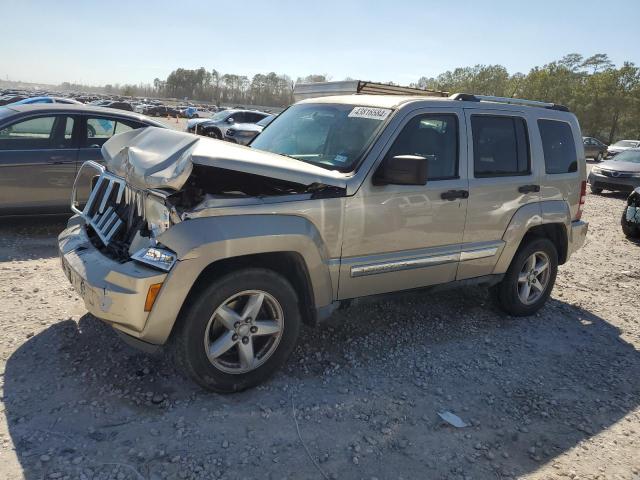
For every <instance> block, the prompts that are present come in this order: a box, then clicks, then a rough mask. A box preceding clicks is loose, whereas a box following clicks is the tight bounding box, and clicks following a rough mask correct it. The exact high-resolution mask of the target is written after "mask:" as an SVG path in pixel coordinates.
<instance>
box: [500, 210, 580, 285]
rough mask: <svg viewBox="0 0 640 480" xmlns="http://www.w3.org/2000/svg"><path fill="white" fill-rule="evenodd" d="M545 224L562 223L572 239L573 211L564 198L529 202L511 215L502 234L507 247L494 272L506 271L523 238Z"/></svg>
mask: <svg viewBox="0 0 640 480" xmlns="http://www.w3.org/2000/svg"><path fill="white" fill-rule="evenodd" d="M545 224H562V225H564V228H565V233H566V237H565V238H566V239H567V241H570V239H571V211H570V209H569V205H568V204H567V202H565V201H564V200H546V201H542V202H535V203H528V204H527V205H523V206H522V207H520V208H519V209H518V210H516V212H515V213H514V214H513V217H511V220H510V221H509V225H508V226H507V229H506V230H505V232H504V234H503V235H502V240H504V242H505V247H504V249H503V250H502V253H501V254H500V258H498V261H497V262H496V265H495V267H494V269H493V273H496V274H500V273H505V272H506V271H507V269H508V268H509V265H510V264H511V260H512V259H513V257H514V256H515V254H516V252H517V251H518V248H519V247H520V244H521V243H522V239H523V238H524V236H525V235H526V234H527V233H528V232H529V231H530V230H531V229H532V228H533V227H537V226H539V225H545Z"/></svg>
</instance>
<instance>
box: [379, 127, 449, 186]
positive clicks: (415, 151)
mask: <svg viewBox="0 0 640 480" xmlns="http://www.w3.org/2000/svg"><path fill="white" fill-rule="evenodd" d="M387 155H388V156H392V157H393V156H396V155H418V156H421V157H425V158H426V159H427V161H428V167H427V179H428V180H445V179H451V178H457V177H458V117H457V116H456V115H451V114H426V115H418V116H416V117H414V118H412V119H411V120H410V121H409V123H407V124H406V125H405V127H404V128H403V129H402V131H401V132H400V135H398V138H396V140H395V141H394V142H393V145H392V146H391V149H390V150H389V153H388V154H387Z"/></svg>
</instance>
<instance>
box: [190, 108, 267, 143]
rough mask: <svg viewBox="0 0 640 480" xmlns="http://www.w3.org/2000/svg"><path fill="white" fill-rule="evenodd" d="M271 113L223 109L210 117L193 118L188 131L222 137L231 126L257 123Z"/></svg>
mask: <svg viewBox="0 0 640 480" xmlns="http://www.w3.org/2000/svg"><path fill="white" fill-rule="evenodd" d="M268 116H269V114H268V113H265V112H258V111H255V110H223V111H222V112H218V113H216V114H215V115H214V116H213V117H211V118H210V119H201V118H199V119H193V120H189V121H188V122H187V131H188V132H190V133H197V134H198V135H204V136H207V137H211V138H217V139H222V138H224V135H225V133H226V131H227V129H228V128H229V127H231V126H232V125H235V124H237V123H257V122H259V121H260V120H262V119H263V118H265V117H268Z"/></svg>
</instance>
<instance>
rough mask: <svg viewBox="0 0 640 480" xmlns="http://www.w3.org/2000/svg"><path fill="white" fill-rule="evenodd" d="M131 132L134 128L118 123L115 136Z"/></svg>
mask: <svg viewBox="0 0 640 480" xmlns="http://www.w3.org/2000/svg"><path fill="white" fill-rule="evenodd" d="M130 130H133V127H131V126H129V125H127V124H126V123H122V122H116V130H115V133H114V135H117V134H119V133H124V132H128V131H130Z"/></svg>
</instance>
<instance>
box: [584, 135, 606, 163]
mask: <svg viewBox="0 0 640 480" xmlns="http://www.w3.org/2000/svg"><path fill="white" fill-rule="evenodd" d="M582 140H583V142H584V156H585V157H587V158H593V159H594V160H595V161H596V162H601V161H602V159H603V158H604V157H605V155H606V153H607V145H606V144H604V143H602V142H601V141H600V140H598V139H597V138H594V137H582Z"/></svg>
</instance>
